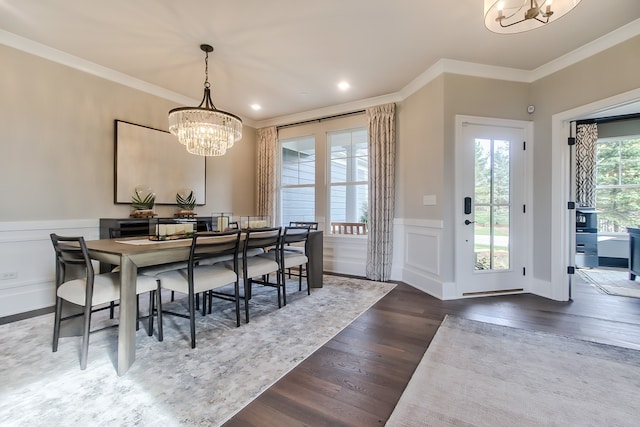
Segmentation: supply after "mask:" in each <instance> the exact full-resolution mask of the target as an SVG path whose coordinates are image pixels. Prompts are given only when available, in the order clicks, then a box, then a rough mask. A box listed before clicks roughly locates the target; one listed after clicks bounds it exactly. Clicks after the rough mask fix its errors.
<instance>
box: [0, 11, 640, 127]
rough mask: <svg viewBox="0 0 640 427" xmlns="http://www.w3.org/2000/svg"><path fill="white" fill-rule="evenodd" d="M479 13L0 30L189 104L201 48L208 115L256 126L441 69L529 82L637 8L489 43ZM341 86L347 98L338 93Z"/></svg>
mask: <svg viewBox="0 0 640 427" xmlns="http://www.w3.org/2000/svg"><path fill="white" fill-rule="evenodd" d="M483 7H484V3H483V0H456V1H444V0H438V1H436V0H394V1H380V0H348V1H347V0H323V1H310V0H269V1H266V0H183V1H179V2H178V1H173V0H135V1H131V0H109V1H98V0H94V1H88V0H47V1H42V0H0V29H1V30H4V35H5V36H7V34H8V33H11V35H17V36H20V37H23V38H26V39H28V40H29V41H33V42H36V43H40V44H43V45H45V46H47V47H50V48H53V49H56V50H59V51H62V52H64V53H67V54H70V55H73V56H75V57H78V58H81V59H83V60H87V61H90V62H91V63H94V64H98V65H99V66H103V67H106V68H108V69H110V70H114V71H117V72H119V73H123V74H124V75H127V76H130V77H133V78H136V79H139V80H142V81H144V82H147V83H149V84H151V85H154V86H157V87H159V88H163V89H165V90H168V91H171V92H173V93H175V94H178V95H180V96H183V97H184V98H183V99H187V100H195V103H196V104H197V103H198V102H199V101H200V99H201V98H202V90H203V82H204V53H203V52H202V51H201V50H200V48H199V45H200V44H201V43H208V44H211V45H212V46H213V47H214V49H215V51H214V52H213V53H212V54H211V55H210V59H209V80H210V82H211V83H212V89H213V100H214V103H215V104H216V107H217V108H219V109H221V110H225V111H229V112H232V113H234V114H237V115H239V116H242V117H243V118H245V119H249V120H250V121H252V122H259V121H264V120H268V119H273V118H276V117H282V116H290V115H293V114H296V113H301V112H306V111H312V110H319V109H323V108H327V107H330V106H335V105H342V104H349V103H354V102H356V101H359V100H364V99H369V98H374V97H379V96H384V95H389V94H393V93H398V92H399V91H401V90H402V89H403V88H405V87H406V86H407V85H409V84H410V83H411V82H412V81H413V80H414V79H416V78H418V77H419V76H420V75H422V74H423V73H424V72H425V71H427V70H428V69H429V68H430V67H432V66H434V65H435V64H436V63H437V62H438V61H439V60H441V59H450V60H457V61H465V62H470V63H476V64H485V65H492V66H499V67H509V68H515V69H518V70H524V71H535V70H536V69H538V68H539V67H542V66H544V65H546V64H548V63H550V62H551V61H553V60H554V59H556V58H559V57H562V56H563V55H566V54H568V53H570V52H572V51H575V50H576V49H579V48H581V47H582V46H584V45H586V44H588V43H590V42H592V41H594V40H596V39H598V38H600V37H602V36H603V35H605V34H608V33H610V32H612V31H614V30H616V29H618V28H620V27H622V26H624V25H626V24H628V23H630V22H632V21H635V20H637V19H639V18H640V1H638V0H606V1H604V0H603V1H595V0H585V1H582V2H581V3H580V4H579V5H578V6H577V7H576V9H575V10H573V11H572V12H570V13H569V14H567V15H566V16H564V17H562V19H560V20H558V21H557V22H554V23H552V24H549V25H547V26H545V27H543V28H540V29H537V30H533V31H529V32H526V33H520V34H512V35H499V34H494V33H492V32H490V31H488V30H487V29H486V28H485V27H484V21H483ZM5 38H6V37H5ZM1 41H2V38H0V42H1ZM342 80H346V81H348V82H349V83H350V85H351V88H350V89H349V90H347V91H340V90H339V89H338V88H337V84H338V82H340V81H342ZM176 99H177V98H176ZM254 103H257V104H260V105H261V106H262V109H261V110H259V111H254V110H252V109H251V107H250V106H251V104H254Z"/></svg>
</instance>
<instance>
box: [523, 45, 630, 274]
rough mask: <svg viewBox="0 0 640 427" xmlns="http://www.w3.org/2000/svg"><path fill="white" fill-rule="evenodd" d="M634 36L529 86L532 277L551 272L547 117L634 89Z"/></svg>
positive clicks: (550, 212) (549, 160)
mask: <svg viewBox="0 0 640 427" xmlns="http://www.w3.org/2000/svg"><path fill="white" fill-rule="evenodd" d="M638 70H640V37H635V38H633V39H630V40H628V41H626V42H624V43H621V44H619V45H617V46H614V47H612V48H610V49H608V50H606V51H604V52H601V53H599V54H597V55H594V56H592V57H590V58H587V59H585V60H583V61H581V62H579V63H577V64H575V65H572V66H570V67H567V68H565V69H563V70H561V71H558V72H557V73H554V74H552V75H550V76H548V77H545V78H543V79H540V80H538V81H536V82H534V83H532V84H531V103H532V104H534V105H535V107H536V112H535V113H534V114H533V118H534V135H535V139H536V145H535V147H534V154H535V155H534V202H535V206H534V209H535V211H534V241H533V250H534V274H535V275H536V277H539V278H541V279H545V280H548V279H549V278H550V274H551V271H550V270H551V267H550V265H551V259H550V256H549V253H550V248H551V245H553V244H554V239H553V236H551V232H550V228H549V224H551V222H552V221H553V220H554V218H556V220H557V218H558V216H559V215H560V213H557V212H552V210H551V191H552V188H553V182H552V180H551V173H550V172H551V171H550V165H551V156H552V145H551V144H552V133H551V128H552V116H553V115H554V114H557V113H561V112H564V111H568V110H572V109H574V108H578V107H581V106H584V105H588V104H590V103H593V102H596V101H600V100H603V99H607V98H609V97H612V96H615V95H618V94H621V93H624V92H628V91H630V90H634V89H637V88H639V87H640V72H639V71H638Z"/></svg>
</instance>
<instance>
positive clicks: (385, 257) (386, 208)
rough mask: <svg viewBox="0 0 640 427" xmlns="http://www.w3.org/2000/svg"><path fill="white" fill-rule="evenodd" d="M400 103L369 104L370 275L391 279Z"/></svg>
mask: <svg viewBox="0 0 640 427" xmlns="http://www.w3.org/2000/svg"><path fill="white" fill-rule="evenodd" d="M395 112H396V105H395V104H386V105H379V106H377V107H372V108H368V109H367V111H366V113H367V123H368V131H369V238H368V241H367V278H369V279H371V280H382V281H386V280H389V279H390V277H391V263H392V261H393V213H394V203H395V158H396V118H395Z"/></svg>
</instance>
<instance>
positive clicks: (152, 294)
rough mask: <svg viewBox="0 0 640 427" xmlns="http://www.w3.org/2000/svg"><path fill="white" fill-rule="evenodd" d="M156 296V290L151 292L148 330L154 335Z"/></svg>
mask: <svg viewBox="0 0 640 427" xmlns="http://www.w3.org/2000/svg"><path fill="white" fill-rule="evenodd" d="M155 296H156V291H151V292H149V330H148V331H147V335H148V336H152V335H153V308H154V300H155Z"/></svg>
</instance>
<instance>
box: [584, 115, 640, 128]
mask: <svg viewBox="0 0 640 427" xmlns="http://www.w3.org/2000/svg"><path fill="white" fill-rule="evenodd" d="M634 119H640V113H634V114H626V115H624V116H609V117H600V118H597V119H585V120H577V121H576V124H578V125H586V124H591V123H610V122H621V121H624V120H634Z"/></svg>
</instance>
